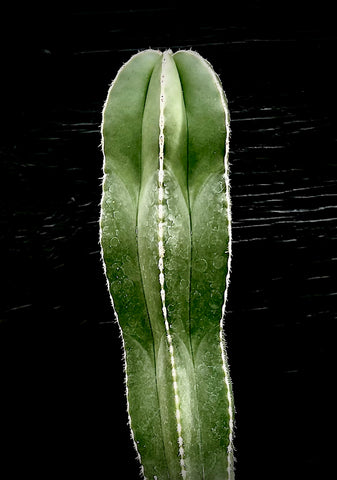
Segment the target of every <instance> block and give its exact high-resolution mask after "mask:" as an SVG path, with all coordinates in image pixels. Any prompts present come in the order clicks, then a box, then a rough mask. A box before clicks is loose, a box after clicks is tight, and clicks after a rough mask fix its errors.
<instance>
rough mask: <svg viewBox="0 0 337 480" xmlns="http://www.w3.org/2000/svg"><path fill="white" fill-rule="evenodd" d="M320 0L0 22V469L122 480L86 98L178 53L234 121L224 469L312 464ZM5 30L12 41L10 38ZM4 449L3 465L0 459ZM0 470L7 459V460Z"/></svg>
mask: <svg viewBox="0 0 337 480" xmlns="http://www.w3.org/2000/svg"><path fill="white" fill-rule="evenodd" d="M328 6H329V3H328V2H320V3H319V4H316V5H312V6H311V5H310V4H308V3H304V2H296V1H294V2H282V4H281V3H280V2H279V3H276V4H275V3H273V2H265V1H253V2H238V4H236V5H232V6H227V5H225V8H224V10H223V11H221V12H220V11H219V10H218V9H217V8H216V4H213V3H212V2H207V5H206V6H200V7H195V6H194V10H193V15H192V17H190V15H191V12H192V10H191V7H189V6H186V4H182V5H179V6H173V5H167V6H162V5H158V4H157V5H156V4H153V5H152V6H147V7H140V6H137V5H136V6H131V5H130V4H129V3H128V2H123V4H121V5H120V7H118V8H117V7H113V5H112V6H111V5H109V6H103V7H101V6H100V5H99V4H95V5H93V6H91V7H88V8H84V7H83V6H81V7H79V8H76V7H71V6H70V5H67V6H66V7H63V8H61V7H58V8H57V7H56V6H55V7H52V6H42V7H41V6H39V7H38V8H36V9H34V8H33V7H31V6H29V7H24V10H23V11H21V14H20V16H19V19H18V18H17V16H16V12H12V14H9V16H8V21H7V17H5V18H4V20H3V21H4V23H7V26H9V28H8V30H9V31H10V32H11V34H10V35H9V36H8V37H7V45H8V46H9V47H10V51H11V52H12V53H11V54H10V55H8V56H7V57H8V58H6V61H7V60H8V61H9V63H8V65H9V66H8V68H7V69H4V70H3V71H4V72H5V74H4V77H5V81H6V89H4V90H3V102H5V103H6V104H7V107H8V106H9V108H7V110H5V111H3V112H5V113H3V115H2V123H3V124H4V127H3V129H2V132H3V135H2V138H1V144H0V153H1V165H0V168H1V174H0V175H1V176H0V179H1V194H2V203H1V217H0V222H1V232H0V234H1V257H2V258H1V271H2V281H3V287H2V290H1V293H2V295H1V312H0V313H1V317H0V320H1V323H0V346H1V364H0V368H1V385H2V387H3V388H2V392H1V399H2V400H3V406H2V407H1V408H2V410H1V423H2V426H1V430H0V435H1V437H2V441H3V446H2V449H1V451H0V452H1V456H2V458H1V461H0V465H1V467H0V468H1V469H4V465H5V464H6V463H8V464H9V465H10V468H11V470H10V472H11V473H7V474H3V473H2V472H1V476H2V478H3V479H5V478H14V474H15V473H18V472H19V471H20V472H21V473H22V472H24V473H25V474H28V473H29V474H32V475H33V476H34V477H35V478H36V477H38V478H44V479H48V478H51V476H52V474H54V473H57V474H58V475H60V476H61V478H63V477H64V475H66V474H67V475H72V476H73V477H74V478H80V477H81V476H82V475H83V474H84V473H87V474H89V476H90V477H91V478H94V479H95V480H103V479H108V478H109V479H111V478H116V477H117V473H116V472H122V474H119V476H121V475H122V478H125V479H129V478H130V479H132V478H134V479H136V478H137V474H138V466H137V463H136V461H135V454H134V452H133V449H132V444H131V441H130V438H129V432H128V428H127V425H126V421H127V418H126V412H125V399H124V385H123V372H122V362H121V342H120V339H119V331H118V328H117V326H116V324H115V323H114V321H113V313H112V309H111V306H110V301H109V297H108V293H107V291H106V286H105V279H104V276H103V271H102V268H101V264H100V255H99V245H98V216H99V202H100V194H101V176H102V170H101V166H102V154H101V150H100V132H99V129H100V122H101V110H102V106H103V102H104V100H105V97H106V94H107V90H108V86H109V84H110V82H111V81H112V79H113V77H114V76H115V74H116V72H117V70H118V68H119V67H120V66H121V64H122V63H123V62H125V61H127V60H128V58H129V57H130V56H131V55H132V54H134V53H136V52H137V51H138V50H141V49H144V48H148V47H152V48H160V49H164V48H172V49H174V50H176V49H179V48H193V49H195V50H197V51H199V53H201V55H203V56H204V57H206V58H207V59H208V60H209V61H210V62H211V63H212V64H213V66H214V68H215V70H216V71H217V72H218V73H219V74H220V77H221V80H222V83H223V86H224V89H225V91H226V93H227V96H228V100H229V108H230V112H231V119H232V123H231V125H232V138H231V153H230V162H231V192H232V203H233V212H232V213H233V272H232V280H231V287H230V292H229V300H228V302H229V303H228V314H227V317H226V325H225V330H226V337H227V341H228V354H229V363H230V366H231V373H232V379H233V384H234V394H235V402H236V409H237V427H236V442H235V444H236V450H237V452H236V456H237V480H246V479H255V478H256V479H258V480H267V479H268V480H278V479H282V480H284V479H287V480H295V479H296V480H299V479H305V480H310V479H318V478H320V479H321V478H322V479H323V478H328V476H327V472H329V468H330V466H331V465H332V464H333V461H334V456H333V455H332V453H331V451H332V449H331V439H333V437H334V429H333V427H332V420H333V414H334V410H335V401H334V395H335V389H334V383H335V378H336V376H335V368H334V359H335V354H334V350H335V337H334V335H333V327H334V325H335V323H336V311H337V309H336V307H337V274H336V266H337V234H336V227H337V160H336V153H337V144H336V92H335V90H336V73H335V65H334V64H335V55H336V53H335V52H336V29H335V26H334V25H333V16H332V12H331V11H329V9H328ZM14 39H16V40H18V39H19V41H18V42H15V41H14ZM6 460H7V462H6ZM3 471H4V470H3Z"/></svg>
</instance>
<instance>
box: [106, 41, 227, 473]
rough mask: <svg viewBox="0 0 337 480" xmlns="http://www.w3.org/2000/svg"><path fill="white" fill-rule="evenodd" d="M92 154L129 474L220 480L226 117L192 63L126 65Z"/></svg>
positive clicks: (166, 59)
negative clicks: (117, 338)
mask: <svg viewBox="0 0 337 480" xmlns="http://www.w3.org/2000/svg"><path fill="white" fill-rule="evenodd" d="M102 146H103V153H104V167H103V168H104V179H103V195H102V202H101V218H100V241H101V247H102V259H103V265H104V270H105V274H106V278H107V283H108V287H109V291H110V296H111V300H112V304H113V307H114V310H115V315H116V318H117V320H118V324H119V327H120V330H121V337H122V342H123V347H124V351H125V356H124V361H125V378H126V398H127V409H128V415H129V423H130V431H131V436H132V440H133V442H134V446H135V449H136V452H137V456H138V459H139V462H140V465H141V467H140V469H141V475H142V476H143V478H145V479H151V480H152V479H154V480H164V479H171V480H178V479H181V478H183V479H187V480H199V479H200V480H201V479H205V480H233V479H234V466H233V463H234V458H233V422H234V418H233V416H234V414H233V410H234V408H233V397H232V388H231V381H230V377H229V371H228V365H227V358H226V351H225V341H224V337H223V322H224V315H225V304H226V298H227V290H228V282H229V272H230V259H231V215H230V197H229V179H228V151H229V112H228V107H227V101H226V98H225V95H224V92H223V90H222V87H221V84H220V80H219V78H218V76H217V75H216V74H215V73H214V71H213V69H212V67H211V65H210V64H209V63H208V62H207V61H206V60H204V59H203V58H202V57H201V56H200V55H199V54H198V53H196V52H194V51H177V52H176V53H172V51H171V50H167V51H165V52H160V51H155V50H145V51H143V52H140V53H138V54H136V55H134V56H133V57H131V59H130V60H129V61H128V62H127V63H126V64H125V65H123V66H122V68H121V69H120V70H119V72H118V74H117V76H116V78H115V80H114V81H113V83H112V85H111V87H110V89H109V93H108V97H107V100H106V103H105V106H104V110H103V123H102Z"/></svg>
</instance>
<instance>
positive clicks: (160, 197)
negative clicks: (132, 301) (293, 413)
mask: <svg viewBox="0 0 337 480" xmlns="http://www.w3.org/2000/svg"><path fill="white" fill-rule="evenodd" d="M165 65H166V53H164V54H163V61H162V73H161V77H160V114H159V171H158V185H159V188H158V219H159V224H158V251H159V262H158V268H159V283H160V296H161V302H162V312H163V317H164V323H165V330H166V335H167V342H168V345H169V352H170V361H171V369H172V380H173V391H174V401H175V408H176V412H175V415H176V419H177V432H178V445H179V456H180V467H181V475H182V477H183V478H184V479H185V478H186V469H185V460H184V446H183V438H182V428H181V423H180V418H181V414H180V399H179V393H178V384H177V370H176V366H175V359H174V348H173V342H172V336H171V333H170V326H169V323H168V320H167V308H166V304H165V277H164V256H165V248H164V241H163V233H164V204H163V200H164V126H165V118H164V106H165V96H164V81H165Z"/></svg>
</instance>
